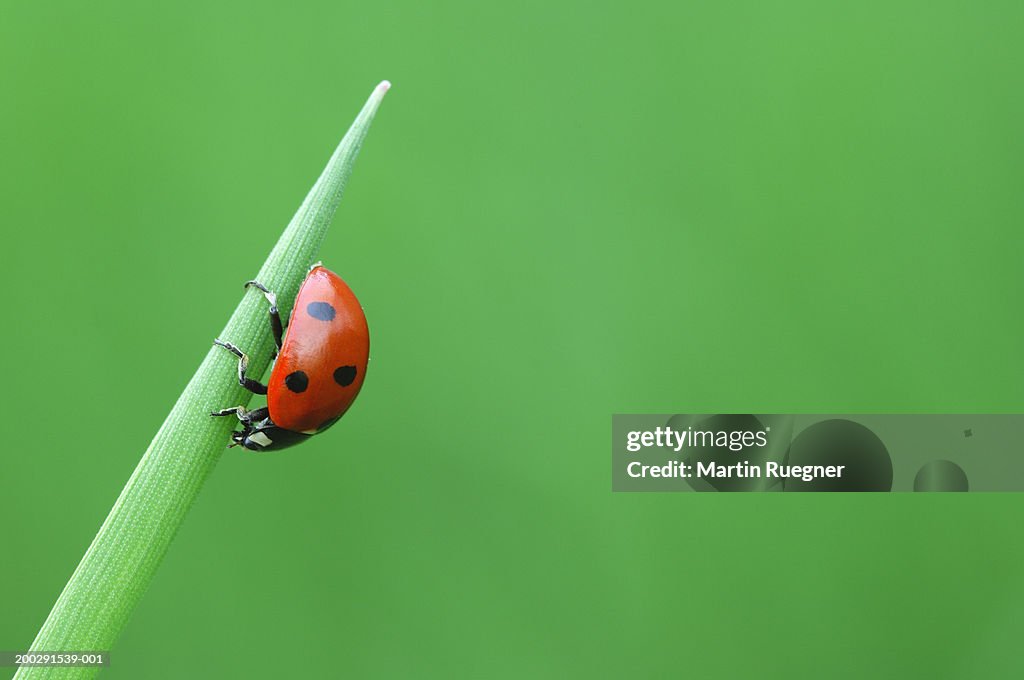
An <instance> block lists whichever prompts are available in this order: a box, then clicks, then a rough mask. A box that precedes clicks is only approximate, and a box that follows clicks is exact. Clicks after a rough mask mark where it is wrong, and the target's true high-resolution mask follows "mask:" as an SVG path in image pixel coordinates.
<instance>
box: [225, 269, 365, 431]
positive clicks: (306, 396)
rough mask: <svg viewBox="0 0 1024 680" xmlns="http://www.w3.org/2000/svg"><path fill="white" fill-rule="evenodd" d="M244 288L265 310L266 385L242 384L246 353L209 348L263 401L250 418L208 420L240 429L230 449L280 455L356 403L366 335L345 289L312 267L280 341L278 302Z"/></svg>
mask: <svg viewBox="0 0 1024 680" xmlns="http://www.w3.org/2000/svg"><path fill="white" fill-rule="evenodd" d="M245 286H246V288H248V287H249V286H253V287H255V288H258V289H259V290H260V291H262V292H263V295H264V296H265V297H266V298H267V302H269V303H270V328H271V331H272V332H273V334H274V344H275V345H276V346H277V359H276V361H275V362H274V367H273V369H271V371H270V380H269V381H268V384H266V385H264V384H262V383H260V382H259V381H257V380H253V379H252V378H250V377H248V376H246V374H245V371H246V368H247V366H248V364H249V357H248V355H246V354H245V352H243V351H242V350H240V349H239V348H238V347H236V346H235V345H233V344H231V343H230V342H224V341H222V340H220V339H217V340H214V341H213V342H214V344H215V345H220V346H221V347H224V348H225V349H227V350H228V351H230V352H231V353H232V354H234V355H235V356H237V357H238V382H239V384H241V385H242V386H243V387H245V388H246V389H247V390H249V391H251V392H254V393H256V394H265V395H267V405H266V406H264V407H262V408H256V409H253V410H251V411H247V410H246V409H245V408H244V407H242V406H235V407H232V408H226V409H223V410H221V411H215V412H213V413H211V414H210V415H213V416H230V415H234V416H237V417H238V419H239V420H240V421H241V423H242V430H241V431H236V432H234V433H232V435H231V440H232V441H233V442H234V443H233V444H231V446H239V445H241V446H244V447H245V448H247V449H249V450H251V451H271V450H277V449H283V448H286V447H288V446H294V445H295V444H299V443H301V442H304V441H306V440H307V439H309V438H310V437H311V436H313V435H315V434H319V433H321V432H323V431H324V430H326V429H327V428H329V427H330V426H331V425H333V424H334V423H336V422H338V419H339V418H341V416H343V415H344V414H345V411H347V410H348V408H349V407H350V406H351V405H352V402H353V401H355V398H356V396H357V395H358V394H359V390H360V389H361V388H362V386H363V380H364V379H365V377H366V364H367V361H368V359H369V355H370V332H369V329H368V328H367V325H366V316H365V315H364V314H363V308H362V306H361V305H360V304H359V300H358V299H356V296H355V294H354V293H353V292H352V289H350V288H349V287H348V285H347V284H346V283H345V282H344V281H342V279H341V277H340V276H338V275H337V274H335V273H334V272H332V271H330V270H329V269H325V268H324V267H323V266H322V265H320V264H319V263H318V264H315V265H313V267H312V268H311V269H310V270H309V273H308V274H307V275H306V278H305V280H304V281H303V282H302V285H301V286H300V287H299V293H298V295H296V296H295V304H294V305H293V306H292V313H291V316H290V317H289V319H288V326H287V333H285V329H284V327H282V324H281V315H280V313H279V312H278V309H277V296H276V295H275V294H274V293H273V292H272V291H270V290H268V289H267V288H266V286H264V285H263V284H261V283H260V282H258V281H248V282H246V284H245ZM282 338H283V339H282Z"/></svg>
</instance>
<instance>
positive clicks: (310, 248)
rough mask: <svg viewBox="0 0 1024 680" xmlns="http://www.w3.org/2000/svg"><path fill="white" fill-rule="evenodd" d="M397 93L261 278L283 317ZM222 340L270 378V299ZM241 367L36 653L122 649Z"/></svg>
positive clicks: (238, 400)
mask: <svg viewBox="0 0 1024 680" xmlns="http://www.w3.org/2000/svg"><path fill="white" fill-rule="evenodd" d="M389 87H390V84H389V83H388V82H387V81H384V82H382V83H381V84H380V85H378V86H377V88H376V89H375V90H374V91H373V94H371V95H370V98H369V99H368V100H367V102H366V105H365V106H364V107H363V109H362V111H360V113H359V115H358V116H357V117H356V120H355V122H354V123H353V124H352V127H351V128H349V130H348V132H347V133H346V134H345V137H344V139H342V140H341V143H340V144H339V145H338V148H337V149H336V150H335V152H334V154H333V155H332V156H331V159H330V161H328V163H327V167H326V168H325V169H324V171H323V173H322V174H321V175H320V178H319V179H318V180H317V182H316V184H314V185H313V188H312V189H311V190H310V192H309V194H308V195H307V196H306V199H305V200H304V201H303V202H302V205H301V206H300V207H299V209H298V211H297V212H296V213H295V216H294V217H293V218H292V220H291V222H290V223H289V224H288V227H287V228H286V229H285V230H284V233H283V234H281V238H280V239H279V240H278V242H277V245H275V246H274V249H273V250H272V251H271V253H270V256H269V257H268V258H267V261H266V262H265V263H264V264H263V268H262V269H260V272H259V275H258V276H257V278H258V279H259V280H260V281H261V282H262V283H264V284H266V285H267V286H268V287H270V288H271V289H272V290H276V291H277V293H278V299H279V300H280V301H281V302H282V303H285V304H284V305H283V306H282V309H281V313H282V314H283V315H287V314H288V312H289V310H288V309H286V308H285V307H287V305H288V304H290V301H291V300H293V299H294V298H295V294H296V293H297V292H298V287H299V284H300V283H301V282H302V279H303V278H304V277H305V275H306V271H307V269H308V267H309V265H310V264H311V263H312V262H313V260H314V259H315V257H316V254H317V252H318V250H319V249H320V244H321V243H322V242H323V239H324V236H325V235H326V233H327V227H328V225H329V224H330V222H331V218H332V217H333V215H334V211H335V209H336V208H337V207H338V202H339V201H340V200H341V194H342V191H343V190H344V188H345V183H346V181H347V180H348V177H349V174H350V173H351V171H352V165H353V164H354V162H355V159H356V155H357V154H358V152H359V147H360V145H361V144H362V142H363V139H364V137H365V136H366V132H367V130H368V129H369V127H370V123H371V121H372V120H373V116H374V114H375V113H376V111H377V107H378V106H379V104H380V102H381V99H382V98H383V96H384V93H385V92H387V90H388V88H389ZM285 318H287V316H285ZM218 337H221V338H224V339H229V340H230V341H231V342H233V343H235V344H237V345H239V346H241V347H243V348H246V350H247V351H248V352H249V356H250V364H249V365H250V374H251V375H261V374H262V373H263V372H264V371H265V370H266V368H267V366H268V365H269V363H270V356H271V347H272V339H271V335H270V326H269V324H268V323H267V306H266V300H265V299H264V298H263V295H262V294H261V293H259V292H258V291H256V290H255V289H252V288H250V289H249V290H247V291H246V293H245V295H244V297H243V298H242V301H241V303H239V305H238V308H237V309H235V312H234V314H232V315H231V319H230V320H229V321H228V323H227V325H226V326H225V327H224V330H223V331H222V332H221V334H220V335H219V336H218ZM211 339H212V338H211ZM236 365H237V362H236V359H235V358H234V357H233V356H231V354H229V353H228V352H226V351H224V350H223V349H222V348H220V347H213V346H212V345H211V349H210V351H209V352H208V353H207V355H206V358H205V359H204V360H203V362H202V364H201V365H200V366H199V369H198V370H197V371H196V373H195V375H194V376H193V377H192V380H191V381H190V382H189V384H188V386H187V387H186V388H185V391H184V392H183V393H182V395H181V397H179V398H178V401H177V403H176V404H175V405H174V408H173V409H172V410H171V413H170V414H169V415H168V416H167V419H166V420H165V421H164V424H163V425H162V426H161V427H160V430H159V431H158V432H157V434H156V437H154V439H153V441H152V443H151V444H150V445H149V448H148V449H147V450H146V452H145V454H143V456H142V460H140V461H139V464H138V466H137V467H136V468H135V472H134V473H132V476H131V478H130V479H129V480H128V483H127V484H126V485H125V487H124V489H123V490H122V491H121V495H120V497H118V499H117V501H116V502H115V503H114V507H113V508H111V510H110V514H109V515H107V519H106V521H104V522H103V526H101V527H100V530H99V532H98V533H97V534H96V537H95V538H94V539H93V541H92V545H90V546H89V549H88V550H86V552H85V556H84V557H83V558H82V561H81V562H80V563H79V565H78V568H77V569H75V572H74V573H73V574H72V575H71V579H70V580H69V581H68V583H67V585H66V586H65V587H64V590H63V592H61V594H60V597H58V598H57V602H56V604H54V606H53V609H52V610H51V611H50V615H49V616H48V617H47V618H46V622H45V623H43V627H42V629H40V631H39V634H38V635H37V636H36V639H35V641H34V642H33V643H32V647H31V649H32V650H34V651H108V650H110V648H111V647H113V645H114V642H115V641H116V640H117V637H118V635H119V634H120V632H121V630H122V629H123V628H124V626H125V624H126V622H127V621H128V618H129V617H130V616H131V613H132V610H133V609H134V608H135V605H136V604H137V603H138V601H139V599H140V598H141V597H142V594H143V592H145V590H146V587H147V586H148V585H149V582H150V580H151V579H152V578H153V574H154V573H155V572H156V569H157V567H158V566H159V564H160V561H161V560H162V559H163V557H164V554H165V553H166V552H167V547H168V546H169V545H170V543H171V541H172V540H173V538H174V535H175V533H176V532H177V530H178V527H179V526H180V525H181V523H182V521H183V520H184V519H185V515H186V514H187V513H188V510H189V508H190V507H191V506H192V503H193V501H194V500H195V498H196V496H197V495H198V493H199V489H200V488H201V487H202V485H203V481H204V480H205V479H206V478H207V477H208V476H209V474H210V472H211V471H212V470H213V468H214V466H215V465H216V464H217V461H218V460H220V456H221V454H222V453H223V452H224V449H225V446H226V445H227V443H228V435H229V433H230V432H231V430H232V429H233V427H234V426H235V425H237V422H232V421H233V419H231V418H212V417H210V412H211V411H215V410H217V409H220V408H224V407H226V406H234V405H236V404H243V405H244V404H247V403H248V401H249V397H250V396H251V395H250V394H249V393H248V392H246V391H245V390H244V389H242V388H241V387H240V386H239V385H238V380H237V376H236ZM97 672H98V669H96V668H52V667H40V666H36V667H22V668H19V669H18V671H17V673H16V674H15V676H14V677H15V679H16V680H23V679H25V680H27V679H30V678H31V679H36V678H88V677H92V676H94V675H95V674H96V673H97Z"/></svg>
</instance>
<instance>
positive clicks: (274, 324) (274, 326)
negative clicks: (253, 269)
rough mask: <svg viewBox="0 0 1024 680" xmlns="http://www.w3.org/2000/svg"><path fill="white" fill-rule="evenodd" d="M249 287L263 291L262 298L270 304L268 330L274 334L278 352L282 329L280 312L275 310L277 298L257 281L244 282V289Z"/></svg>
mask: <svg viewBox="0 0 1024 680" xmlns="http://www.w3.org/2000/svg"><path fill="white" fill-rule="evenodd" d="M249 286H252V287H254V288H258V289H259V290H261V291H263V296H264V297H265V298H267V302H269V303H270V330H271V331H273V332H274V344H275V345H277V352H280V351H281V337H282V336H283V335H284V327H283V326H282V325H281V312H279V311H278V309H277V296H276V295H274V292H273V291H270V290H267V287H266V286H264V285H263V284H262V283H260V282H259V281H246V282H245V287H246V288H248V287H249ZM277 352H274V356H277Z"/></svg>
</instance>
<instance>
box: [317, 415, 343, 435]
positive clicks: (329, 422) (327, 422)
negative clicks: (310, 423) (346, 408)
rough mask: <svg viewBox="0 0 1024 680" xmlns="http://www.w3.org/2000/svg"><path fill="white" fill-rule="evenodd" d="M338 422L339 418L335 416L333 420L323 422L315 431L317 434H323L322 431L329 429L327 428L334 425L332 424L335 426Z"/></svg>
mask: <svg viewBox="0 0 1024 680" xmlns="http://www.w3.org/2000/svg"><path fill="white" fill-rule="evenodd" d="M339 420H341V416H335V417H334V418H331V419H330V420H327V421H324V422H323V423H322V424H321V425H320V427H318V428H316V431H317V432H323V431H324V430H326V429H327V428H329V427H330V426H331V425H334V424H335V423H336V422H338V421H339Z"/></svg>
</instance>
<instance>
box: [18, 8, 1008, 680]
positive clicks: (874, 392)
mask: <svg viewBox="0 0 1024 680" xmlns="http://www.w3.org/2000/svg"><path fill="white" fill-rule="evenodd" d="M368 4H370V5H372V7H360V6H355V5H348V6H347V5H346V4H343V3H321V4H312V3H303V4H298V5H296V4H294V3H290V4H289V5H288V7H287V8H285V6H284V5H280V6H275V5H269V4H268V5H265V6H259V5H255V4H253V3H217V4H215V5H211V4H210V3H207V2H180V3H172V4H168V5H166V6H163V7H143V6H140V4H139V3H127V2H121V3H103V2H100V3H85V4H82V3H70V2H63V3H30V2H12V1H10V0H8V1H7V2H5V3H4V4H3V7H2V9H0V64H2V66H0V229H2V244H3V246H2V255H0V257H2V260H0V265H2V266H0V286H2V287H0V300H2V301H3V304H4V307H5V309H4V312H3V316H4V324H3V327H4V343H3V347H4V350H5V353H6V357H5V361H4V371H3V390H2V396H0V400H2V402H0V407H2V412H3V414H4V417H5V422H4V425H3V428H2V433H3V435H2V441H0V461H2V468H0V471H2V478H3V493H2V494H0V522H2V525H0V528H2V539H3V543H2V545H0V647H3V648H7V649H17V648H24V647H26V646H27V645H28V644H29V643H30V642H31V640H32V638H33V637H34V635H35V633H36V631H37V629H38V627H39V625H40V624H41V623H42V621H43V619H44V618H45V616H46V614H47V612H48V611H49V608H50V606H51V605H52V604H53V601H54V600H55V598H56V596H57V595H58V593H59V592H60V589H61V588H62V586H63V584H64V583H65V581H66V580H67V578H68V576H69V575H70V574H71V572H72V570H73V569H74V567H75V565H76V564H77V562H78V560H79V558H80V557H81V555H82V553H83V551H84V550H85V548H86V547H87V546H88V544H89V542H90V540H91V539H92V537H93V535H94V533H95V531H96V529H97V528H98V527H99V525H100V523H101V522H102V521H103V518H104V517H105V516H106V513H107V511H108V509H109V507H110V505H111V503H112V502H113V501H114V499H115V498H116V497H117V494H118V492H119V490H120V489H121V487H122V485H123V484H124V482H125V481H126V480H127V478H128V476H129V475H130V474H131V471H132V469H133V468H134V466H135V464H136V462H137V461H138V459H139V457H140V456H141V454H142V452H143V450H144V449H145V447H146V445H147V444H148V442H149V440H150V438H151V436H152V435H153V433H154V432H155V431H156V429H157V427H158V426H159V424H160V423H161V422H162V420H163V418H164V416H165V415H166V413H167V412H168V410H169V409H170V407H171V405H172V404H173V403H174V401H175V399H176V398H177V396H178V394H179V393H180V390H181V389H182V388H183V387H184V385H185V384H186V382H187V381H188V379H189V377H190V376H191V374H192V372H193V370H194V369H195V367H196V366H197V365H198V363H199V361H200V359H201V358H202V357H203V356H204V354H205V352H206V351H207V349H208V347H209V343H210V341H211V339H212V338H213V336H214V334H215V333H216V332H217V331H219V330H220V328H221V327H222V326H223V323H224V321H225V319H226V318H227V316H228V315H229V313H230V312H231V310H232V309H233V308H234V306H235V304H236V303H237V301H238V299H239V297H240V295H241V283H242V282H243V281H245V280H246V279H247V278H249V277H250V276H251V275H252V274H253V273H254V272H255V271H256V270H257V268H258V266H259V265H260V263H262V261H263V259H264V257H265V255H266V253H267V251H268V250H269V248H270V247H271V246H272V244H273V243H274V241H275V239H276V237H277V235H278V234H279V232H280V230H281V229H282V228H283V226H284V225H285V224H286V223H287V221H288V219H289V218H290V216H291V214H292V212H293V211H294V209H295V208H296V207H297V206H298V204H299V202H300V201H301V199H302V197H303V196H304V194H305V192H306V190H307V189H308V188H309V186H310V185H311V184H312V182H313V181H314V179H315V178H316V176H317V174H318V173H319V171H320V169H321V167H322V165H323V163H324V162H325V161H326V159H327V157H328V155H329V154H330V151H331V150H332V149H333V147H334V145H335V144H336V143H337V141H338V139H340V137H341V135H342V133H343V132H344V131H345V129H346V128H347V126H348V124H349V122H350V121H351V120H352V118H353V117H354V116H355V114H356V112H357V111H358V109H359V107H360V106H361V104H362V102H363V101H364V99H365V97H366V96H367V95H368V94H369V92H370V91H371V89H372V88H373V86H374V85H375V84H376V83H377V82H378V81H379V80H380V79H382V78H389V79H391V80H392V82H393V83H394V88H393V89H392V91H391V93H390V94H388V96H387V98H386V100H385V102H384V105H383V108H382V109H381V112H380V114H379V116H378V118H377V120H376V122H375V124H374V128H373V129H372V130H371V133H370V136H369V138H368V140H367V144H366V146H365V147H364V149H363V154H362V157H361V158H360V160H359V163H358V164H357V166H356V170H355V173H354V175H353V179H352V181H351V183H350V185H349V188H348V192H347V194H346V197H345V200H344V201H343V202H342V206H341V209H340V211H339V213H338V216H337V219H336V221H335V225H334V228H333V229H332V233H331V234H330V235H329V236H328V239H327V242H326V244H325V246H324V249H323V251H322V257H323V260H324V261H325V262H326V263H327V264H328V265H329V266H330V267H331V268H332V269H334V270H336V271H338V272H339V273H341V274H342V275H343V276H344V277H345V279H346V280H347V281H348V282H349V283H350V285H351V286H352V287H353V288H354V289H355V290H356V292H357V293H358V294H359V296H360V298H361V300H362V302H363V304H364V306H365V308H366V312H367V316H368V318H369V322H370V326H371V331H372V336H373V348H372V363H371V367H370V371H369V377H368V379H367V383H366V387H365V389H364V391H363V394H362V397H361V398H360V400H359V401H358V402H357V403H356V406H355V407H354V408H353V410H352V411H351V412H350V413H349V415H348V416H347V417H346V418H345V420H344V421H343V422H342V424H341V425H340V426H338V427H336V428H335V429H333V430H331V431H330V432H329V433H328V434H326V435H325V436H323V437H322V438H319V439H317V440H314V441H312V442H310V443H308V444H306V445H304V446H303V447H301V448H299V449H293V450H290V451H287V452H284V453H281V454H277V455H269V454H268V455H265V456H258V455H251V454H247V453H245V452H240V451H239V450H237V449H234V450H232V451H231V452H229V453H228V454H227V455H225V456H224V458H223V460H222V461H221V463H220V465H219V466H218V469H217V470H216V472H215V473H214V475H213V476H212V477H211V479H210V480H209V482H208V483H207V485H206V488H205V489H204V490H203V493H202V494H201V496H200V499H199V501H198V503H197V504H196V506H195V507H194V509H193V511H192V513H191V515H190V517H189V519H188V521H187V522H186V523H185V525H184V526H183V528H182V530H181V531H180V533H179V535H178V537H177V539H176V540H175V543H174V545H173V546H172V548H171V550H170V552H169V554H168V557H167V559H166V560H165V562H164V563H163V565H162V567H161V569H160V571H159V572H158V574H157V577H156V579H155V581H154V582H153V584H152V587H151V589H150V590H149V592H148V593H147V595H146V596H145V598H144V599H143V601H142V602H141V605H140V606H139V608H138V609H137V611H136V613H135V615H134V617H133V619H132V621H131V622H130V624H129V626H128V628H127V629H126V631H125V633H124V635H123V636H122V638H121V641H120V643H119V644H118V646H117V647H116V648H115V649H114V666H113V667H112V668H111V669H110V670H109V671H108V672H105V673H104V674H103V675H104V676H105V677H107V678H111V679H113V678H182V677H190V678H223V677H247V678H278V677H299V676H303V677H336V676H342V675H350V676H352V677H423V676H437V677H451V676H459V677H553V678H560V677H566V676H576V677H582V676H589V675H596V676H637V677H665V676H669V675H683V676H687V677H694V678H697V677H700V678H711V677H721V678H729V677H737V676H739V675H747V676H760V677H793V676H803V677H824V676H831V677H842V676H849V677H865V676H871V677H879V676H891V677H912V676H917V677H982V676H986V675H988V676H1002V677H1007V676H1011V675H1014V674H1018V673H1020V671H1021V669H1022V667H1024V663H1022V662H1021V660H1020V656H1019V653H1018V652H1017V651H1016V649H1017V648H1018V647H1019V639H1020V636H1021V633H1022V632H1024V626H1022V624H1021V618H1020V611H1021V609H1022V607H1024V586H1022V584H1021V578H1020V576H1021V573H1022V571H1024V547H1022V546H1024V541H1022V539H1021V534H1020V512H1021V510H1022V504H1024V500H1022V496H1020V495H1018V494H1005V495H970V496H957V495H952V494H951V495H936V496H930V497H921V496H916V495H913V494H903V495H893V496H875V495H852V496H839V495H832V496H823V495H808V496H802V495H801V497H797V498H794V497H789V496H782V495H776V494H764V495H749V496H741V497H739V496H724V495H722V496H719V495H699V494H632V495H629V494H616V495H613V494H611V493H610V477H609V472H608V456H609V449H610V432H611V418H610V415H611V414H612V413H616V412H621V413H630V412H637V413H642V412H654V413H657V412H712V413H713V412H716V411H723V412H754V413H757V412H791V411H792V412H808V411H810V412H820V411H825V412H952V413H958V412H981V413H984V412H1014V411H1019V410H1021V408H1022V401H1024V400H1022V396H1024V393H1022V389H1024V358H1022V353H1021V348H1022V346H1024V322H1022V320H1021V315H1020V309H1021V303H1020V301H1021V299H1022V298H1024V277H1022V275H1021V261H1022V254H1024V230H1022V228H1021V218H1022V216H1024V198H1022V197H1024V192H1022V190H1021V181H1022V179H1024V166H1022V163H1024V161H1022V159H1024V138H1022V135H1021V123H1020V122H1021V121H1022V120H1024V88H1022V87H1021V75H1020V74H1021V72H1022V67H1024V42H1022V41H1021V40H1020V35H1021V34H1022V31H1024V6H1022V5H1021V4H1020V3H1010V2H1006V3H996V2H990V3H968V2H895V3H894V2H888V1H887V2H857V3H854V2H848V3H840V4H833V3H817V2H810V1H808V2H788V3H782V2H763V1H761V2H724V3H663V4H652V3H644V4H638V5H637V4H628V5H627V4H626V3H614V4H610V3H589V2H588V3H584V2H578V3H552V2H550V1H548V2H534V1H530V2H522V3H505V4H497V3H478V2H477V3H474V2H462V3H452V2H441V3H411V2H409V3H398V2H375V3H368ZM826 4H827V5H828V6H827V7H826V6H825V5H826Z"/></svg>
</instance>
